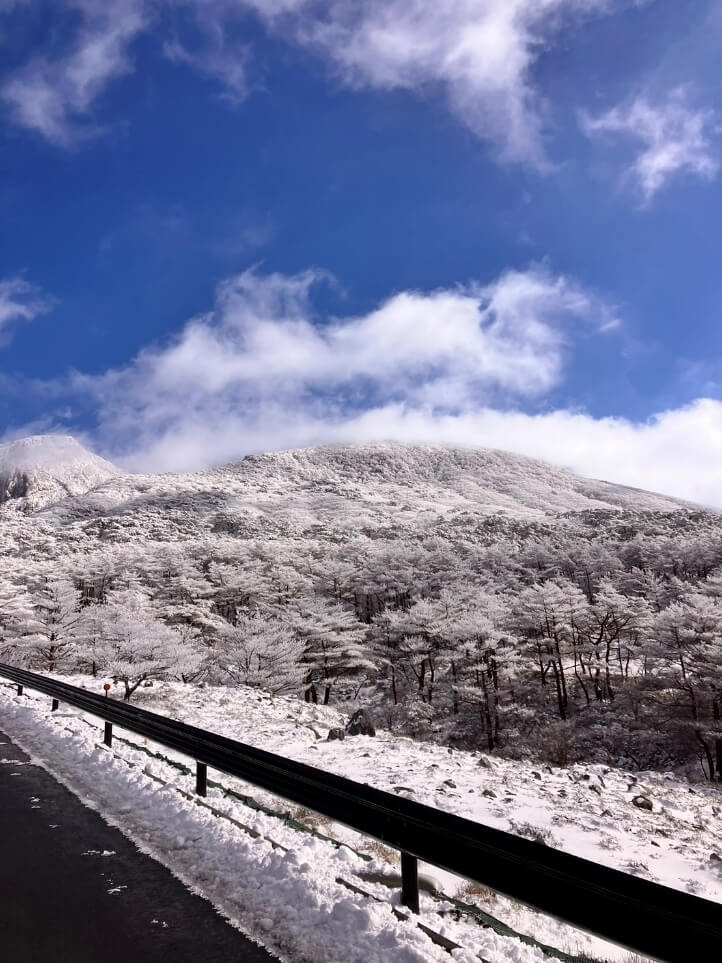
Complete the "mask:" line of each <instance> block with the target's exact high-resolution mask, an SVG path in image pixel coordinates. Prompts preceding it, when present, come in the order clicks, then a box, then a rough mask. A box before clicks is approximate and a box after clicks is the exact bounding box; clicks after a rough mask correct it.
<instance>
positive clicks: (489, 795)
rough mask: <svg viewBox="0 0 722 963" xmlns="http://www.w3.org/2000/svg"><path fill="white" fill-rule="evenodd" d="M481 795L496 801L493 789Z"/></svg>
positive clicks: (486, 790)
mask: <svg viewBox="0 0 722 963" xmlns="http://www.w3.org/2000/svg"><path fill="white" fill-rule="evenodd" d="M481 795H482V796H487V797H488V798H489V799H496V793H495V792H494V790H493V789H485V790H484V791H483V792H482V794H481Z"/></svg>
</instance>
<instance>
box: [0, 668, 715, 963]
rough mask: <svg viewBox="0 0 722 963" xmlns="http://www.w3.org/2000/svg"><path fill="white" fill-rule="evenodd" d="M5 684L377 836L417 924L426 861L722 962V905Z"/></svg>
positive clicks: (51, 690)
mask: <svg viewBox="0 0 722 963" xmlns="http://www.w3.org/2000/svg"><path fill="white" fill-rule="evenodd" d="M0 676H4V677H5V678H7V679H10V680H11V681H12V682H14V683H16V684H17V686H18V692H20V693H22V688H23V686H26V687H27V688H29V689H34V690H36V691H38V692H42V693H44V694H46V695H49V696H50V697H51V699H52V700H53V703H52V707H53V708H54V709H55V708H57V707H58V703H59V702H63V703H66V704H68V705H72V706H75V707H76V708H78V709H81V710H83V711H85V712H88V713H90V714H92V715H95V716H97V717H99V718H101V719H103V720H105V741H106V743H107V744H110V743H111V741H112V727H113V725H117V726H121V727H122V728H123V729H127V730H129V731H131V732H135V733H137V734H138V735H141V736H144V737H145V738H147V739H151V740H152V741H154V742H157V743H160V744H161V745H164V746H167V747H168V748H170V749H175V750H177V751H178V752H181V753H183V754H185V755H187V756H190V757H191V758H193V759H195V760H196V764H197V778H196V791H197V792H199V793H200V794H201V795H205V787H206V773H207V768H208V767H209V766H210V767H212V768H213V769H217V770H218V771H219V772H224V773H226V774H228V775H230V776H237V777H238V778H240V779H243V780H245V781H246V782H249V783H252V784H253V785H255V786H258V787H260V788H262V789H265V790H268V791H269V792H272V793H275V794H276V795H278V796H281V797H283V798H284V799H287V800H290V801H291V802H294V803H297V804H298V805H301V806H306V807H307V808H309V809H312V810H314V811H315V812H317V813H320V814H321V815H323V816H327V817H328V818H330V819H332V820H334V821H335V822H339V823H343V824H344V825H346V826H348V827H350V828H351V829H354V830H356V831H357V832H360V833H364V834H365V835H368V836H372V837H374V838H375V839H378V840H380V841H381V842H382V843H385V844H386V845H388V846H391V847H393V848H394V849H398V850H400V852H401V854H402V890H403V901H404V903H405V904H406V905H407V906H408V907H409V908H410V909H413V910H415V911H417V912H418V888H417V882H416V878H417V860H422V861H423V862H425V863H430V864H432V865H433V866H437V867H439V868H441V869H445V870H447V871H449V872H451V873H455V874H456V875H458V876H462V877H465V878H466V879H469V880H473V881H474V882H476V883H479V884H481V885H482V886H485V887H488V888H489V889H492V890H495V891H496V892H499V893H503V894H504V895H505V896H508V897H510V898H511V899H514V900H518V901H520V902H522V903H525V904H527V905H528V906H531V907H533V908H534V909H536V910H539V911H540V912H542V913H548V914H550V915H551V916H555V917H557V918H558V919H561V920H564V921H565V922H567V923H570V924H571V925H572V926H576V927H579V928H580V929H584V930H587V931H589V932H591V933H594V934H595V935H597V936H600V937H602V938H603V939H606V940H610V941H612V942H614V943H619V944H621V945H622V946H625V947H627V948H628V949H630V950H632V951H634V952H636V953H641V954H644V955H645V956H651V957H654V958H656V959H659V960H665V961H668V963H691V961H713V960H715V959H717V960H719V959H722V905H720V904H719V903H715V902H712V901H711V900H706V899H702V898H700V897H697V896H692V895H690V894H688V893H683V892H681V891H679V890H675V889H671V888H670V887H667V886H661V885H660V884H659V883H652V882H650V881H649V880H645V879H640V878H639V877H637V876H630V875H629V874H627V873H622V872H620V871H619V870H615V869H610V868H608V867H606V866H600V865H598V864H597V863H593V862H591V861H590V860H587V859H582V858H580V857H578V856H572V855H570V854H569V853H564V852H560V851H559V850H555V849H551V848H549V847H547V846H545V845H543V844H542V843H537V842H532V841H530V840H527V839H521V838H519V837H517V836H514V835H512V834H510V833H506V832H503V831H501V830H499V829H492V828H490V827H488V826H483V825H481V824H479V823H475V822H472V821H471V820H469V819H465V818H463V817H461V816H456V815H454V814H452V813H447V812H442V811H441V810H438V809H434V808H433V807H431V806H425V805H423V804H421V803H418V802H414V801H413V800H411V799H405V798H401V797H399V796H395V795H393V794H392V793H388V792H384V791H383V790H380V789H375V788H373V787H372V786H368V785H365V784H363V783H358V782H354V781H352V780H351V779H346V778H344V777H343V776H337V775H335V774H333V773H327V772H322V771H321V770H319V769H314V768H313V767H312V766H308V765H305V764H304V763H300V762H295V761H293V760H291V759H285V758H283V756H279V755H276V754H274V753H271V752H266V751H265V750H263V749H256V748H254V747H252V746H247V745H244V744H243V743H241V742H236V741H235V740H234V739H228V738H226V737H225V736H219V735H216V734H215V733H212V732H207V731H205V730H204V729H199V728H197V727H195V726H190V725H187V724H185V723H182V722H177V721H175V720H173V719H167V718H166V717H165V716H160V715H158V714H157V713H154V712H148V711H147V710H145V709H139V708H137V707H136V706H131V705H128V704H127V703H123V702H116V701H115V700H114V699H108V698H105V697H103V696H100V695H96V694H94V693H91V692H87V691H85V690H84V689H80V688H78V687H76V686H72V685H68V684H66V683H64V682H57V681H56V680H54V679H48V678H45V677H44V676H41V675H37V674H35V673H32V672H26V671H25V670H23V669H17V668H14V667H13V666H9V665H4V664H2V663H0Z"/></svg>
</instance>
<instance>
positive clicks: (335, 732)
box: [326, 728, 346, 742]
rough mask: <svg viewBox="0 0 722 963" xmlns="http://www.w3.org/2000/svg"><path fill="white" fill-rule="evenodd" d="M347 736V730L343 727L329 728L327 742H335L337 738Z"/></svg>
mask: <svg viewBox="0 0 722 963" xmlns="http://www.w3.org/2000/svg"><path fill="white" fill-rule="evenodd" d="M345 738H346V732H345V730H343V729H341V728H338V729H329V730H328V735H327V736H326V742H333V741H334V740H335V739H345Z"/></svg>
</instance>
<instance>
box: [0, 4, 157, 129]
mask: <svg viewBox="0 0 722 963" xmlns="http://www.w3.org/2000/svg"><path fill="white" fill-rule="evenodd" d="M63 2H64V3H65V5H66V6H67V7H69V8H70V9H72V10H74V11H75V12H76V13H78V14H80V16H81V26H80V28H79V30H78V33H77V36H76V38H75V41H74V43H73V46H72V48H71V49H70V50H69V51H68V52H67V53H66V54H65V55H64V56H62V57H60V58H59V59H54V60H49V59H47V58H45V57H43V56H38V57H34V58H33V59H31V60H30V61H29V63H27V64H26V65H25V67H23V68H22V69H21V70H20V71H19V72H18V73H16V74H15V75H14V76H12V77H11V78H10V79H9V80H8V81H7V82H6V83H5V84H4V86H3V87H2V89H1V90H0V97H1V98H2V100H4V101H5V103H6V104H7V105H8V106H9V107H10V110H11V113H12V116H13V118H14V120H15V121H16V123H18V124H20V125H22V126H24V127H28V128H30V129H31V130H35V131H37V132H38V133H40V134H42V135H43V136H44V137H46V138H47V139H48V140H50V141H52V142H54V143H56V144H59V145H62V146H68V145H69V144H71V143H73V142H74V141H75V140H77V139H78V138H81V137H83V136H87V135H88V134H89V133H91V132H92V131H93V130H94V127H93V125H92V124H91V125H88V124H87V116H88V114H89V112H90V110H91V108H92V106H93V104H94V102H95V101H96V99H97V98H98V97H99V96H100V95H101V94H102V93H103V92H104V91H105V88H106V87H107V85H108V83H109V82H110V81H111V80H112V79H114V78H116V77H118V76H121V75H123V74H125V73H128V72H130V71H131V70H132V69H133V65H132V61H131V59H130V56H129V53H128V47H129V45H130V43H131V42H132V41H133V40H134V39H135V37H136V36H137V35H138V34H139V33H140V32H141V31H142V30H143V29H144V28H145V27H146V26H147V24H148V20H147V17H146V12H145V11H146V7H147V3H146V2H145V0H63Z"/></svg>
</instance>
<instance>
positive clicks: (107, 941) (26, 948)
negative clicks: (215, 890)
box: [0, 732, 276, 963]
mask: <svg viewBox="0 0 722 963" xmlns="http://www.w3.org/2000/svg"><path fill="white" fill-rule="evenodd" d="M275 959H276V958H275V957H272V956H270V955H269V954H268V953H267V951H266V950H264V949H263V948H262V947H260V946H258V945H257V944H255V943H252V942H251V941H249V940H248V939H246V938H245V937H244V936H243V935H242V934H241V933H239V932H238V930H235V929H234V928H233V927H232V926H230V925H229V924H228V923H226V922H225V920H223V919H222V917H220V916H219V915H218V913H216V911H215V910H214V909H213V907H212V906H211V905H210V903H208V902H206V901H205V900H204V899H201V897H199V896H194V895H193V894H192V893H190V892H189V891H188V890H187V889H186V888H185V887H184V886H183V884H182V883H180V882H179V881H178V880H177V879H175V878H174V877H173V876H172V875H171V874H170V872H169V871H168V870H167V869H165V867H163V866H161V865H160V863H157V862H156V861H155V860H153V859H151V858H150V857H148V856H145V855H143V854H142V853H141V852H140V851H139V850H138V849H137V848H136V847H135V846H134V845H133V843H132V842H130V841H129V840H128V839H126V838H125V837H124V836H123V835H122V834H121V833H120V832H119V831H118V830H117V829H113V828H112V827H111V826H108V825H107V824H106V823H105V822H104V821H103V820H102V819H101V817H100V816H99V815H98V814H97V813H95V812H93V810H91V809H88V808H87V807H86V806H84V805H83V804H82V803H81V802H80V800H79V799H78V798H77V797H76V796H74V795H73V794H72V793H71V792H69V791H68V790H67V789H65V788H64V787H63V786H61V785H60V784H59V783H58V782H56V781H55V780H54V779H53V778H52V776H50V775H49V774H48V773H47V772H46V771H45V770H44V769H41V768H40V767H39V766H36V765H33V764H32V763H31V762H30V761H29V759H28V757H27V756H26V755H25V753H24V752H22V750H20V749H19V748H18V747H17V746H15V745H13V744H12V743H11V742H10V739H9V738H8V737H7V736H5V735H3V733H2V732H0V960H2V961H3V963H40V961H45V960H50V961H53V963H116V961H117V963H155V961H161V960H163V961H165V960H168V961H172V963H226V961H234V963H235V961H237V963H270V961H272V960H275Z"/></svg>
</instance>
